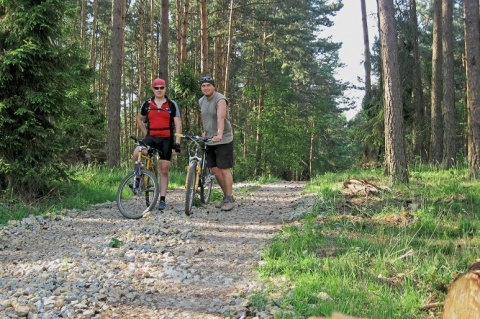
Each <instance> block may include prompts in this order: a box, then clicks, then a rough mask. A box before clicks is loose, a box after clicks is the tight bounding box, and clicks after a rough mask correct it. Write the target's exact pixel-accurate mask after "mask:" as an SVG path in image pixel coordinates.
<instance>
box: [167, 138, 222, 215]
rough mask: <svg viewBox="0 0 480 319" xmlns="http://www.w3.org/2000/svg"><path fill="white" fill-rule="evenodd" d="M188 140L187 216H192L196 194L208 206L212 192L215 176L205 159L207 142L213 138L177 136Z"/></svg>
mask: <svg viewBox="0 0 480 319" xmlns="http://www.w3.org/2000/svg"><path fill="white" fill-rule="evenodd" d="M175 135H176V136H180V137H182V138H185V139H187V140H188V144H187V151H188V165H187V167H186V172H187V176H186V178H185V188H186V190H187V192H186V196H185V215H187V216H190V215H191V214H192V207H193V198H194V197H195V193H198V194H199V195H200V202H201V203H203V204H208V202H209V200H210V194H211V192H212V186H213V181H214V180H215V175H214V174H213V173H212V171H211V169H210V167H208V165H207V159H206V158H205V142H208V141H210V140H211V138H205V137H201V136H198V135H187V134H175Z"/></svg>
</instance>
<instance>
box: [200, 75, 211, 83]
mask: <svg viewBox="0 0 480 319" xmlns="http://www.w3.org/2000/svg"><path fill="white" fill-rule="evenodd" d="M210 81H213V79H212V78H211V77H209V76H204V77H203V78H201V79H200V82H210Z"/></svg>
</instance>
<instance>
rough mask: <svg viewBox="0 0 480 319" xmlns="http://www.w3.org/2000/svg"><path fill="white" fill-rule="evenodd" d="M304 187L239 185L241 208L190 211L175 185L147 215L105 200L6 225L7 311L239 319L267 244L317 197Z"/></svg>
mask: <svg viewBox="0 0 480 319" xmlns="http://www.w3.org/2000/svg"><path fill="white" fill-rule="evenodd" d="M304 187H305V183H302V182H279V183H273V184H267V185H262V186H252V185H248V184H236V185H235V189H236V190H235V198H236V204H237V206H236V208H235V209H234V210H232V211H229V212H221V211H220V210H218V209H215V208H214V206H213V204H209V205H208V206H207V207H203V208H195V209H194V214H193V216H191V217H187V216H185V215H184V214H183V210H182V209H183V200H184V191H183V190H175V191H169V193H168V195H167V202H168V204H169V208H168V209H167V210H166V211H164V212H163V213H160V212H158V211H155V212H153V213H151V214H149V215H148V216H145V217H144V218H142V219H140V220H128V219H125V218H123V217H122V216H121V215H120V213H119V212H118V210H117V208H116V206H115V204H114V203H105V204H101V205H96V206H95V207H93V208H92V209H91V210H89V211H74V210H73V211H67V212H66V214H65V217H64V218H61V219H59V220H52V219H42V218H35V217H32V218H28V219H25V220H23V221H21V222H19V223H11V225H8V226H5V227H2V228H0V235H1V237H0V238H1V239H0V318H5V317H7V318H16V317H24V316H26V314H28V318H58V317H60V316H61V317H63V318H177V319H178V318H212V319H213V318H215V319H217V318H219V319H220V318H222V319H223V318H241V317H242V316H243V315H244V314H245V313H246V311H247V307H246V305H247V300H248V294H249V293H250V292H252V291H253V290H254V289H255V288H256V287H257V285H258V281H257V278H256V273H255V267H256V266H257V265H258V262H259V261H260V257H261V253H262V250H263V249H264V248H265V247H266V246H267V245H268V244H269V243H270V242H271V240H272V239H273V237H274V236H275V234H277V233H278V231H279V230H280V229H281V227H282V226H284V225H285V223H288V222H291V221H292V220H294V219H295V218H296V217H298V216H299V215H302V214H304V213H305V212H307V211H308V210H309V209H311V207H312V205H313V201H314V197H313V196H308V195H307V194H306V193H304V191H303V189H304ZM117 244H118V246H119V247H118V248H114V247H111V246H117ZM257 316H258V317H259V318H262V317H263V318H268V317H269V316H270V314H269V313H268V312H266V313H263V314H257Z"/></svg>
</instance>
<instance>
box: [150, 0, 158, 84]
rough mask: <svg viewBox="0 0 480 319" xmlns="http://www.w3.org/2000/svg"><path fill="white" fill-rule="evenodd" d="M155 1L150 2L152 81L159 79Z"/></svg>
mask: <svg viewBox="0 0 480 319" xmlns="http://www.w3.org/2000/svg"><path fill="white" fill-rule="evenodd" d="M155 34H156V32H155V0H151V1H150V63H151V66H150V80H153V79H154V78H156V77H157V74H158V70H157V69H156V67H157V63H156V57H155Z"/></svg>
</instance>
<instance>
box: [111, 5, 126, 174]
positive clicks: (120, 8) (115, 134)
mask: <svg viewBox="0 0 480 319" xmlns="http://www.w3.org/2000/svg"><path fill="white" fill-rule="evenodd" d="M112 5H113V8H112V39H111V45H110V52H111V53H110V55H111V64H110V74H109V78H110V80H109V86H108V96H109V98H108V133H107V165H108V166H109V167H113V166H118V165H119V164H120V100H121V93H122V90H121V84H122V82H121V80H122V66H123V48H124V46H123V43H124V38H125V34H124V28H125V12H126V0H114V1H113V4H112Z"/></svg>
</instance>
